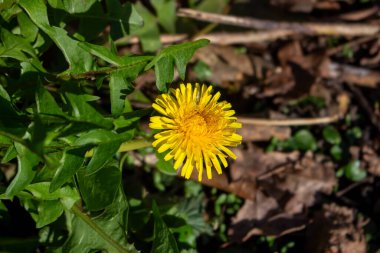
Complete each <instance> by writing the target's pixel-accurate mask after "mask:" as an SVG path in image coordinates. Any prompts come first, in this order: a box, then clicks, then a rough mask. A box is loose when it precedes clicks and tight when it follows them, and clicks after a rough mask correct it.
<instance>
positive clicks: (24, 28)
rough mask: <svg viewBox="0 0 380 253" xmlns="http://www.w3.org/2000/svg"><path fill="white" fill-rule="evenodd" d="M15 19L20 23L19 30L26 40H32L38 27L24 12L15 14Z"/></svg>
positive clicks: (35, 36)
mask: <svg viewBox="0 0 380 253" xmlns="http://www.w3.org/2000/svg"><path fill="white" fill-rule="evenodd" d="M17 21H18V24H19V25H20V32H21V34H22V35H23V36H24V37H25V38H26V40H27V41H29V42H33V41H34V40H35V39H36V38H37V34H38V27H37V26H36V25H35V24H34V23H33V22H32V20H30V18H29V17H28V15H26V14H25V12H20V13H19V14H17Z"/></svg>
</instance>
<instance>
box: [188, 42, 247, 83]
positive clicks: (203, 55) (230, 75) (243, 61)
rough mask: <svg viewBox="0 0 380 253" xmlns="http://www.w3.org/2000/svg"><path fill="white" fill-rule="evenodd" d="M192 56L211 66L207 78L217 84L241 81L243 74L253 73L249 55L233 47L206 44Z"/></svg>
mask: <svg viewBox="0 0 380 253" xmlns="http://www.w3.org/2000/svg"><path fill="white" fill-rule="evenodd" d="M194 58H195V59H198V60H201V61H203V62H205V63H206V64H207V65H208V66H209V67H210V68H211V71H212V76H211V77H209V80H212V81H213V82H215V83H218V84H223V83H225V82H238V81H242V80H243V79H244V76H245V75H252V74H253V66H252V63H251V61H250V59H249V57H248V56H247V55H246V54H240V53H238V52H236V50H235V49H234V48H233V47H229V46H218V45H208V46H206V47H203V48H201V49H199V50H197V51H196V54H195V57H194Z"/></svg>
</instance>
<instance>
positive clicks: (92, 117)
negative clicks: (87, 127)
mask: <svg viewBox="0 0 380 253" xmlns="http://www.w3.org/2000/svg"><path fill="white" fill-rule="evenodd" d="M67 89H69V88H67ZM71 92H72V93H71ZM74 92H75V91H74V90H73V91H70V92H69V91H65V92H64V94H65V96H66V98H67V100H68V102H69V104H70V106H71V109H72V115H73V117H74V118H75V119H77V120H79V121H82V122H87V123H92V124H94V125H97V126H100V127H103V128H107V129H110V128H112V122H111V121H110V120H109V119H105V118H104V117H103V115H101V114H100V113H99V112H98V111H97V110H95V109H94V108H93V107H92V106H91V105H89V104H88V103H87V102H86V101H87V99H86V95H85V94H75V93H74Z"/></svg>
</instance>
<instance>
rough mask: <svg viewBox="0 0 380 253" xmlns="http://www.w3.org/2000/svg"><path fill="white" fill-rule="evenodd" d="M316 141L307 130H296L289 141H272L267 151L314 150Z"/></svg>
mask: <svg viewBox="0 0 380 253" xmlns="http://www.w3.org/2000/svg"><path fill="white" fill-rule="evenodd" d="M317 147H318V146H317V141H316V140H315V138H314V136H313V134H312V133H311V132H310V131H309V130H307V129H301V130H298V131H297V132H296V133H295V134H294V135H293V136H292V137H291V138H290V139H287V140H284V141H280V140H278V139H272V141H271V144H270V145H269V146H268V147H267V151H268V152H270V151H273V150H275V149H279V150H301V151H307V150H312V151H314V150H316V149H317Z"/></svg>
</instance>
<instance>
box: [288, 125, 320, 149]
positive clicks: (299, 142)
mask: <svg viewBox="0 0 380 253" xmlns="http://www.w3.org/2000/svg"><path fill="white" fill-rule="evenodd" d="M293 140H294V144H295V146H296V148H297V149H299V150H303V151H306V150H316V149H317V141H316V140H315V138H314V136H313V135H312V133H310V131H309V130H306V129H302V130H299V131H298V132H296V134H295V135H294V137H293Z"/></svg>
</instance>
